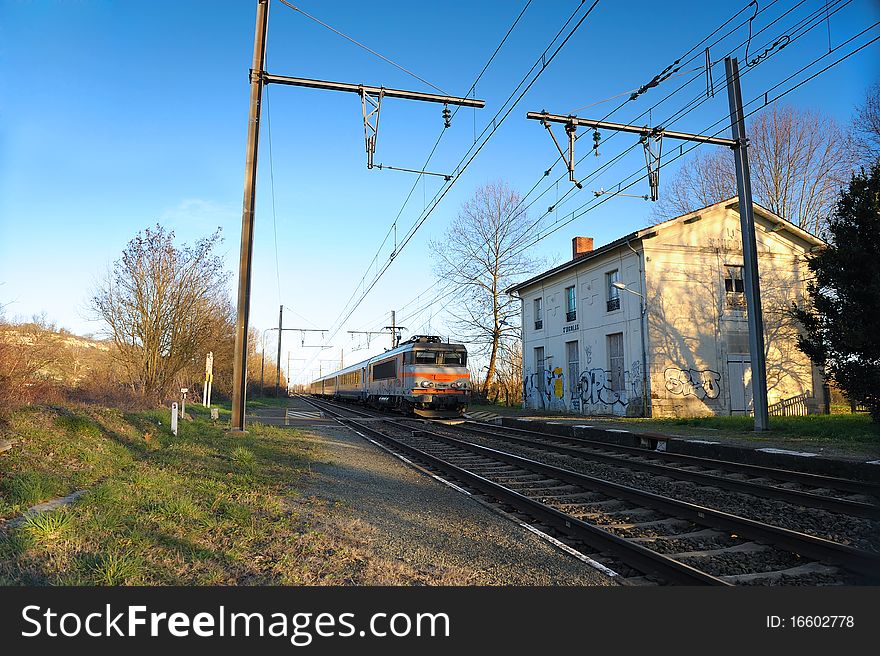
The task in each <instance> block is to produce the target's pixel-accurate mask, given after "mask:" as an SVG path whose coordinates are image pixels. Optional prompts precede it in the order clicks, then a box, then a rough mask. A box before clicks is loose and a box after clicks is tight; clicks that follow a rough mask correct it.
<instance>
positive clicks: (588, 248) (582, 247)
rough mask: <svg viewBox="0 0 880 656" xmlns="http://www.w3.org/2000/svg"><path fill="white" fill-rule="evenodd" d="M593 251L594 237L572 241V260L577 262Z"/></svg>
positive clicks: (578, 238) (576, 238) (577, 238)
mask: <svg viewBox="0 0 880 656" xmlns="http://www.w3.org/2000/svg"><path fill="white" fill-rule="evenodd" d="M592 250H593V238H592V237H575V238H574V239H572V240H571V259H573V260H576V259H578V258H579V257H583V256H584V255H586V254H587V253H590V252H592Z"/></svg>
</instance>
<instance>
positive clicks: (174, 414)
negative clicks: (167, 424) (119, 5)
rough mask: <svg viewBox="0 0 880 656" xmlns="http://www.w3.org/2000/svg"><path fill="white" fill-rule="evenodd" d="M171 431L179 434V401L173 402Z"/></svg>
mask: <svg viewBox="0 0 880 656" xmlns="http://www.w3.org/2000/svg"><path fill="white" fill-rule="evenodd" d="M171 432H172V433H174V434H175V435H177V402H174V403H172V404H171Z"/></svg>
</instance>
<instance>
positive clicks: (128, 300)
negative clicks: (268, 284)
mask: <svg viewBox="0 0 880 656" xmlns="http://www.w3.org/2000/svg"><path fill="white" fill-rule="evenodd" d="M220 240H221V238H220V231H219V230H218V231H217V232H215V233H214V234H213V235H211V236H210V237H207V238H205V239H201V240H199V241H198V242H196V244H195V245H193V246H183V247H181V248H177V247H176V246H175V245H174V232H172V231H166V230H165V229H164V228H163V227H161V226H159V225H156V228H155V229H150V228H147V229H146V230H144V231H143V233H140V232H139V233H138V234H137V236H136V237H135V238H134V239H132V240H131V241H130V242H129V243H128V246H127V247H126V249H125V250H124V251H123V253H122V258H121V259H120V260H117V261H116V263H115V266H114V268H113V269H112V270H111V271H109V272H108V273H107V275H106V276H105V278H104V279H103V280H102V281H101V282H100V283H99V285H98V289H97V291H96V292H95V295H94V297H93V298H92V307H93V308H94V309H95V310H96V311H97V313H98V314H99V315H100V316H101V318H103V319H104V321H106V322H107V325H108V326H109V329H110V334H111V337H112V338H113V341H114V343H115V345H116V347H117V354H118V357H119V359H120V361H121V362H122V364H123V365H124V366H125V369H126V370H127V372H128V375H129V377H130V380H131V383H132V385H133V387H134V388H135V389H137V390H139V391H140V392H141V393H143V394H144V395H145V396H148V397H151V398H153V399H155V400H157V401H158V400H161V399H162V398H163V397H164V396H165V395H167V394H168V393H169V392H170V391H171V389H172V387H173V385H174V383H175V381H176V377H177V376H178V374H179V373H180V372H182V371H184V370H185V369H186V368H187V367H191V366H193V363H194V360H195V358H196V356H200V355H202V354H203V353H204V350H205V349H204V344H205V340H206V339H208V338H209V336H210V335H211V332H212V330H211V328H212V323H213V321H214V320H215V319H216V316H217V314H218V312H222V310H221V309H220V308H222V305H223V303H224V302H225V301H226V293H225V282H226V278H227V274H226V272H225V271H224V270H223V262H222V260H221V259H220V258H219V257H218V256H216V255H214V254H213V252H214V248H215V246H217V244H218V243H219V242H220Z"/></svg>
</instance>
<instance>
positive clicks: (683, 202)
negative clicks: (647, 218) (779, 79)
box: [654, 105, 854, 235]
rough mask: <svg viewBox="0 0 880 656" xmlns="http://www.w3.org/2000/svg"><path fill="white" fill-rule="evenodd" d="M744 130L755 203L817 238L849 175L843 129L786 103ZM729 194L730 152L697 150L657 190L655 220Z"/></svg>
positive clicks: (850, 151)
mask: <svg viewBox="0 0 880 656" xmlns="http://www.w3.org/2000/svg"><path fill="white" fill-rule="evenodd" d="M746 132H747V134H748V136H749V163H750V166H751V174H752V192H753V195H754V199H755V202H757V203H758V204H760V205H763V206H764V207H766V208H767V209H769V210H770V211H772V212H774V213H775V214H778V215H779V216H781V217H782V218H784V219H787V220H788V221H791V222H792V223H794V224H795V225H797V226H799V227H801V228H803V229H804V230H807V231H809V232H811V233H813V234H816V235H818V234H820V233H821V232H822V230H823V229H824V225H825V221H826V218H827V217H828V216H829V214H830V212H831V209H832V208H833V206H834V203H835V202H836V199H837V196H838V193H839V191H840V189H841V188H843V187H844V186H845V185H846V184H847V182H848V181H849V177H850V175H851V173H852V168H853V163H854V147H853V142H852V137H851V135H850V134H849V132H848V131H847V130H845V129H843V128H841V127H840V126H839V125H838V124H837V123H836V122H835V121H834V120H833V119H831V118H829V117H826V116H823V115H822V114H820V113H818V112H813V111H802V110H798V109H795V108H794V107H790V106H786V105H781V106H776V105H774V106H773V107H772V108H771V109H768V110H766V111H764V112H761V113H760V114H757V115H756V116H755V118H754V120H752V121H751V122H750V124H749V126H748V127H747V129H746ZM736 193H737V190H736V172H735V169H734V163H733V154H732V153H731V152H730V151H728V150H725V149H720V148H719V149H716V150H712V151H709V150H703V151H701V152H700V153H699V154H697V155H696V156H695V157H694V158H693V159H691V160H690V161H689V162H687V163H685V164H684V165H683V166H682V168H681V169H680V170H679V172H678V175H677V176H676V177H675V178H673V180H672V182H671V183H670V184H669V185H668V186H667V187H666V188H665V189H664V190H663V192H662V194H661V200H660V202H659V203H658V205H657V207H656V209H655V212H654V214H655V218H657V219H658V220H660V221H665V220H666V219H670V218H673V217H675V216H680V215H682V214H687V213H688V212H692V211H694V210H696V209H699V208H701V207H705V206H707V205H711V204H713V203H717V202H720V201H722V200H724V199H725V198H730V197H732V196H736Z"/></svg>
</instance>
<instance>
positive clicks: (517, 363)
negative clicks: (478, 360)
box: [495, 334, 523, 406]
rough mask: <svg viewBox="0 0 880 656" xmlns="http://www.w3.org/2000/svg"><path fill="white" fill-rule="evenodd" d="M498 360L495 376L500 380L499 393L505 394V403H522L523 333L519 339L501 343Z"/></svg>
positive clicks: (509, 404)
mask: <svg viewBox="0 0 880 656" xmlns="http://www.w3.org/2000/svg"><path fill="white" fill-rule="evenodd" d="M498 360H499V362H498V368H497V373H496V376H495V378H496V380H497V381H498V393H499V395H501V394H503V395H504V404H505V405H507V406H512V405H518V404H520V403H522V388H523V367H522V339H521V334H520V338H519V339H511V340H507V341H503V342H502V343H501V348H500V353H499V356H498Z"/></svg>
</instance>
